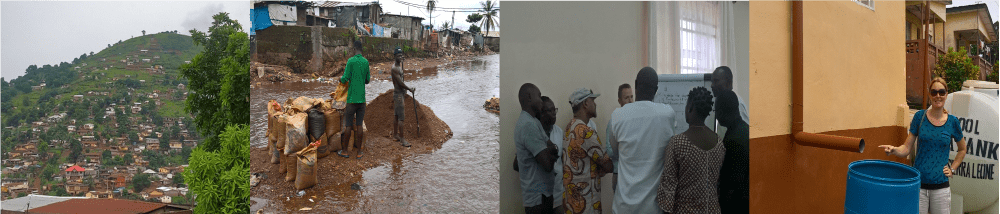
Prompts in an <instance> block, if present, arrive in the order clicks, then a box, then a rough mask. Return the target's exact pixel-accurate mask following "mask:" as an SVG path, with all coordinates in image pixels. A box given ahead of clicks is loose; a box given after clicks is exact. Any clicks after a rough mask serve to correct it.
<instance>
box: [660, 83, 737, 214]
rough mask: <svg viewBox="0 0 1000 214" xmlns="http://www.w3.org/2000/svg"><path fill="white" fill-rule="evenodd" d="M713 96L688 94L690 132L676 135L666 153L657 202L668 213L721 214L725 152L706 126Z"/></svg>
mask: <svg viewBox="0 0 1000 214" xmlns="http://www.w3.org/2000/svg"><path fill="white" fill-rule="evenodd" d="M712 104H713V102H712V93H711V92H709V91H708V89H705V88H704V87H696V88H694V89H692V90H691V92H689V93H688V100H687V106H686V107H685V108H684V117H685V119H686V121H687V123H688V126H689V128H688V130H687V131H685V132H683V133H680V134H677V135H674V137H671V138H670V142H669V143H667V148H666V150H665V151H664V152H665V155H664V162H665V163H664V164H663V174H661V175H660V185H659V188H658V189H657V191H656V202H657V204H658V205H659V206H660V209H661V210H663V211H664V212H666V213H720V212H721V211H720V209H719V201H718V197H719V196H718V191H717V188H718V187H717V184H718V181H719V170H720V168H721V167H722V161H723V159H724V158H725V154H726V148H725V146H724V145H723V144H722V143H721V142H720V141H719V137H718V135H716V133H715V131H713V130H712V129H709V128H708V126H705V118H706V117H708V115H709V113H711V111H712Z"/></svg>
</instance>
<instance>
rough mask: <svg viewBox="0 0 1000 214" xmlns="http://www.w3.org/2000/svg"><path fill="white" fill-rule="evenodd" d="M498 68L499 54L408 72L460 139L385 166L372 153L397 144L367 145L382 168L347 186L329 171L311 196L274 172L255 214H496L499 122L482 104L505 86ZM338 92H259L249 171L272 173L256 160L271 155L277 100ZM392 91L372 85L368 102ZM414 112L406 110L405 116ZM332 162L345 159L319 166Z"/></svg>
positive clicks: (273, 87)
mask: <svg viewBox="0 0 1000 214" xmlns="http://www.w3.org/2000/svg"><path fill="white" fill-rule="evenodd" d="M499 68H500V55H489V56H480V57H474V58H472V59H470V60H465V61H457V62H454V63H452V64H447V65H443V66H439V67H431V68H424V69H419V68H406V69H407V70H410V69H413V70H410V71H408V72H406V73H407V75H406V76H405V79H406V83H407V85H409V86H411V87H415V88H416V89H417V90H416V94H415V96H414V97H415V98H416V100H417V101H419V102H420V103H421V104H423V105H426V106H428V107H429V108H430V109H431V110H433V111H434V113H435V114H436V115H437V117H438V118H440V119H441V120H442V121H444V122H445V123H446V124H448V126H450V128H451V131H452V132H453V133H454V135H453V136H452V138H451V139H450V140H448V141H446V142H445V143H444V144H443V145H441V147H440V148H429V149H409V150H406V149H404V150H401V151H404V152H403V153H402V154H403V155H399V156H393V157H392V158H385V160H382V159H379V158H372V157H367V156H372V155H386V154H379V153H377V152H368V150H376V149H378V148H377V147H378V145H392V144H394V143H391V142H389V141H387V142H386V143H378V142H376V143H371V144H366V147H367V148H366V155H367V156H366V158H372V159H370V160H376V161H374V162H371V163H363V164H362V163H358V165H360V166H361V167H363V168H362V169H363V170H361V171H359V172H360V173H357V174H353V173H352V175H350V176H347V177H346V178H345V179H344V180H331V179H324V178H325V177H324V175H322V173H323V171H324V170H323V169H320V173H321V174H320V175H319V177H320V179H319V180H318V182H319V183H320V184H319V185H317V186H316V187H313V188H309V189H306V190H305V191H304V194H303V195H302V196H299V195H298V193H297V192H298V191H296V190H295V189H294V187H291V186H290V185H284V184H282V183H283V182H284V181H283V180H279V179H282V177H280V176H277V173H276V172H271V173H268V175H269V176H268V178H265V180H266V181H263V182H261V185H258V186H257V187H252V189H251V195H250V197H251V202H250V205H251V210H252V211H254V212H256V211H257V210H263V211H264V212H265V213H271V212H299V211H300V210H301V209H302V208H307V209H308V210H309V211H308V212H315V213H331V212H337V213H340V212H347V213H400V212H435V213H438V212H461V213H469V212H473V213H480V212H491V213H492V212H496V209H497V207H498V206H499V200H500V198H499V191H498V188H499V185H498V184H499V177H500V176H499V175H500V173H499V169H498V168H497V167H498V166H499V163H498V161H499V154H500V152H499V149H500V146H499V143H498V140H499V136H500V120H499V118H498V117H497V115H496V114H492V113H489V112H487V111H485V110H483V103H484V102H485V101H486V100H487V99H489V98H490V97H492V96H493V95H494V94H495V91H496V90H497V88H498V87H499V85H500V77H499V76H500V69H499ZM372 72H373V73H374V72H377V71H374V70H373V71H372ZM334 88H335V85H333V84H332V83H327V82H319V81H317V82H285V83H273V84H261V85H255V86H254V88H253V89H252V92H251V100H252V101H251V106H250V107H251V109H250V113H251V121H252V124H253V130H252V131H253V133H252V136H251V137H250V141H251V144H253V145H252V146H253V147H255V148H257V149H254V150H253V152H251V155H252V156H253V157H251V161H256V162H254V163H252V164H251V167H253V166H255V165H257V166H265V167H259V168H251V169H250V171H251V172H252V173H253V172H260V171H265V170H270V169H262V168H268V167H269V166H267V165H266V164H262V163H263V162H264V161H265V159H266V160H269V157H268V158H264V157H258V156H263V154H266V152H264V151H263V149H259V148H261V147H266V146H267V142H266V139H267V138H266V137H265V133H266V129H267V120H266V119H267V118H266V115H267V109H266V104H267V101H268V100H271V99H274V100H278V102H279V103H284V101H285V100H286V99H288V98H294V97H298V96H307V97H317V98H319V97H322V98H326V99H328V98H329V96H328V95H329V93H330V92H332V91H333V90H334ZM391 88H392V82H391V81H373V82H371V83H370V84H369V85H368V86H367V90H366V93H365V94H366V96H367V100H368V101H371V100H373V99H374V98H375V97H377V96H378V95H379V94H380V93H383V92H385V91H386V90H388V89H391ZM410 108H411V106H409V105H407V106H406V109H407V110H410ZM407 113H409V112H407ZM366 122H367V121H366ZM368 138H372V137H371V136H369V137H368ZM379 140H382V141H385V139H379ZM371 141H372V140H371V139H370V140H369V142H371ZM417 150H419V151H417ZM348 154H353V152H351V153H348ZM389 155H391V154H389ZM328 160H332V161H340V160H341V158H340V157H338V156H336V155H330V156H328V157H326V158H323V159H320V161H321V162H322V161H328ZM257 162H261V163H257ZM331 163H336V162H331ZM275 166H277V165H275ZM328 170H329V169H328ZM324 183H325V184H324Z"/></svg>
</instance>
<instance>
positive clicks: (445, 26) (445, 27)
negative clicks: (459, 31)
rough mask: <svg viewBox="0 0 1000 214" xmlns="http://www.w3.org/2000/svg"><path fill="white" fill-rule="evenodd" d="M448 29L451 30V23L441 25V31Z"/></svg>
mask: <svg viewBox="0 0 1000 214" xmlns="http://www.w3.org/2000/svg"><path fill="white" fill-rule="evenodd" d="M447 29H451V23H450V22H447V21H446V22H444V23H442V24H441V30H447Z"/></svg>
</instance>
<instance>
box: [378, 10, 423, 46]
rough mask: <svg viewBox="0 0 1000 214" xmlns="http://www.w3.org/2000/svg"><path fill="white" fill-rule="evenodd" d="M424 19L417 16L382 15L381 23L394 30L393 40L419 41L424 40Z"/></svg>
mask: <svg viewBox="0 0 1000 214" xmlns="http://www.w3.org/2000/svg"><path fill="white" fill-rule="evenodd" d="M423 20H424V18H421V17H416V16H406V15H396V14H388V13H387V14H382V17H381V20H380V21H379V23H382V24H383V25H385V26H387V27H391V28H392V35H391V37H392V38H397V39H408V40H414V41H419V40H420V38H423V36H424V35H423V32H424V31H423V28H424V25H423V24H421V22H423Z"/></svg>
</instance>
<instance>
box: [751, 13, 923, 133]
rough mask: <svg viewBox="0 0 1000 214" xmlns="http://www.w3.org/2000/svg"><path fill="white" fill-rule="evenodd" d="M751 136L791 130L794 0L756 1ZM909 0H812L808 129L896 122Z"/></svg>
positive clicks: (807, 16) (901, 100) (807, 76)
mask: <svg viewBox="0 0 1000 214" xmlns="http://www.w3.org/2000/svg"><path fill="white" fill-rule="evenodd" d="M750 10H751V11H750V14H751V15H750V26H753V27H751V28H750V71H751V72H750V75H751V76H750V88H751V89H752V90H751V92H750V97H751V98H750V106H751V107H752V108H753V109H756V110H755V111H751V112H750V116H751V118H768V119H767V120H752V122H753V123H752V124H751V131H750V138H758V137H767V136H775V135H784V134H790V131H791V130H790V125H791V95H792V94H791V69H792V67H791V48H792V47H791V39H792V38H791V30H792V29H791V5H790V3H788V2H753V3H752V4H751V5H750ZM904 13H905V9H904V2H882V1H876V2H875V10H874V11H873V10H869V9H868V8H865V7H862V6H860V5H858V4H857V3H855V2H805V3H804V5H803V14H805V15H804V24H803V25H804V26H805V27H804V38H805V39H804V49H805V53H804V60H805V61H804V64H805V72H804V77H803V79H804V84H805V86H804V90H805V92H804V93H805V94H804V108H803V109H804V123H805V126H804V129H805V131H807V132H814V133H819V132H827V131H836V130H846V129H862V128H871V127H882V126H892V125H896V120H897V106H898V105H899V104H905V100H904V99H905V95H906V92H905V87H906V82H905V72H906V64H905V63H906V55H905V51H904V50H905V46H904V45H905V41H904V40H905V38H906V37H905V34H904V32H905V29H906V26H905V25H903V24H901V23H905V14H904Z"/></svg>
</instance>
